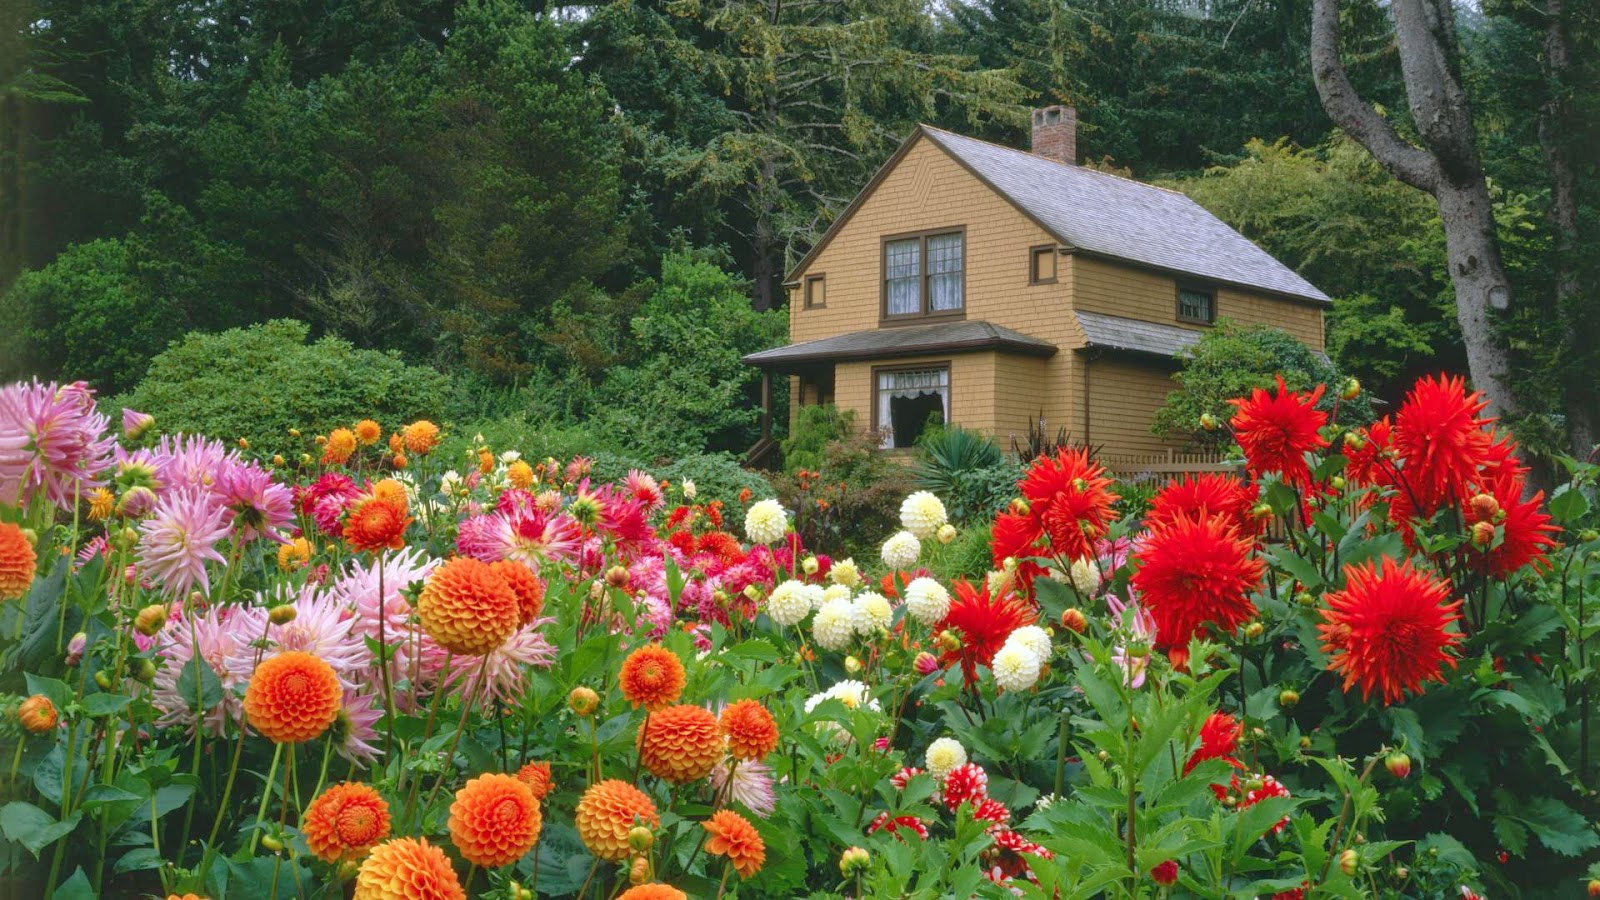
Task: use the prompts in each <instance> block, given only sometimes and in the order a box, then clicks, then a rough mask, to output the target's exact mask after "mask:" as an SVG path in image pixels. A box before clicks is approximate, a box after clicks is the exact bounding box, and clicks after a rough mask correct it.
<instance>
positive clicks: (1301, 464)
mask: <svg viewBox="0 0 1600 900" xmlns="http://www.w3.org/2000/svg"><path fill="white" fill-rule="evenodd" d="M1325 387H1326V386H1325V385H1320V384H1319V385H1317V387H1316V389H1315V390H1313V391H1312V392H1311V393H1309V394H1302V393H1300V392H1298V391H1291V390H1289V387H1288V385H1286V384H1284V383H1283V376H1282V375H1279V376H1278V390H1277V392H1276V393H1270V394H1269V393H1268V392H1266V391H1265V390H1262V389H1261V388H1256V389H1255V390H1253V391H1251V392H1250V396H1249V397H1237V398H1234V399H1233V400H1229V401H1228V402H1229V403H1231V404H1233V406H1234V413H1233V418H1232V420H1230V421H1229V423H1228V424H1229V425H1231V426H1232V427H1233V436H1234V439H1235V440H1237V441H1238V442H1239V448H1240V449H1242V450H1243V451H1244V461H1245V468H1247V469H1248V470H1249V471H1250V474H1251V475H1254V476H1256V477H1257V478H1260V477H1261V476H1262V475H1263V474H1265V473H1267V472H1277V473H1279V474H1281V475H1282V476H1283V480H1284V482H1285V483H1287V484H1292V485H1299V486H1301V487H1304V486H1306V485H1307V484H1310V482H1311V467H1310V466H1309V465H1307V464H1306V454H1307V453H1309V452H1310V451H1312V450H1320V449H1322V448H1323V447H1326V446H1328V439H1327V438H1325V437H1323V436H1322V434H1321V428H1322V426H1323V425H1325V424H1327V422H1328V414H1327V413H1324V412H1322V411H1321V410H1319V409H1317V401H1319V400H1321V399H1322V392H1323V390H1324V389H1325ZM1212 512H1221V510H1212Z"/></svg>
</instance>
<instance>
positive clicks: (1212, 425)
mask: <svg viewBox="0 0 1600 900" xmlns="http://www.w3.org/2000/svg"><path fill="white" fill-rule="evenodd" d="M1221 424H1222V423H1220V422H1218V421H1217V417H1216V416H1213V415H1212V414H1211V413H1201V414H1200V427H1201V428H1203V429H1205V430H1206V431H1216V430H1217V429H1218V428H1219V427H1221Z"/></svg>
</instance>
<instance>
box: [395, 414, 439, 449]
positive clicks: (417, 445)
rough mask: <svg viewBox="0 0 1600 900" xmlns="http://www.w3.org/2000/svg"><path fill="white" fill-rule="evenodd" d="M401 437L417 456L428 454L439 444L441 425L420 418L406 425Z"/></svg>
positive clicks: (407, 447)
mask: <svg viewBox="0 0 1600 900" xmlns="http://www.w3.org/2000/svg"><path fill="white" fill-rule="evenodd" d="M401 437H402V439H403V440H404V441H405V446H406V449H407V450H409V451H411V452H412V453H413V454H415V455H417V456H427V455H428V454H429V453H432V452H433V448H435V447H437V446H439V426H437V425H435V424H433V423H432V422H429V421H428V420H427V419H418V420H417V421H415V422H412V423H411V424H410V425H407V426H406V427H405V431H404V432H402V434H401Z"/></svg>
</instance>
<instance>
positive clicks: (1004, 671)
mask: <svg viewBox="0 0 1600 900" xmlns="http://www.w3.org/2000/svg"><path fill="white" fill-rule="evenodd" d="M989 668H990V670H991V671H993V672H994V682H995V684H998V685H1000V687H1001V689H1002V690H1007V691H1025V690H1027V689H1029V688H1031V687H1033V686H1034V685H1036V684H1038V683H1039V672H1040V669H1041V668H1042V664H1041V663H1040V660H1039V655H1038V654H1037V653H1034V652H1033V650H1031V649H1029V648H1028V647H1025V646H1023V645H1022V644H1019V643H1013V642H1011V641H1007V642H1006V643H1005V645H1004V646H1002V647H1001V648H1000V650H999V651H998V652H997V653H995V655H994V662H993V663H991V664H990V665H989Z"/></svg>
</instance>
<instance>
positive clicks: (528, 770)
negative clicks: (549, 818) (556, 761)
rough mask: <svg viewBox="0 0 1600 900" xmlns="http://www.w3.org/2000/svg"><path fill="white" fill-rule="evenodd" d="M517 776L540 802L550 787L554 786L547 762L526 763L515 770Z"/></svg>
mask: <svg viewBox="0 0 1600 900" xmlns="http://www.w3.org/2000/svg"><path fill="white" fill-rule="evenodd" d="M517 778H518V779H520V780H521V781H522V783H523V784H525V785H527V786H528V789H529V790H531V791H533V799H535V800H538V801H539V802H541V803H543V802H544V798H545V796H546V795H548V794H549V793H550V789H551V788H552V787H555V781H554V779H553V778H552V777H551V774H550V764H549V763H547V762H531V763H528V764H527V765H525V766H523V767H522V768H520V769H518V770H517Z"/></svg>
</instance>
